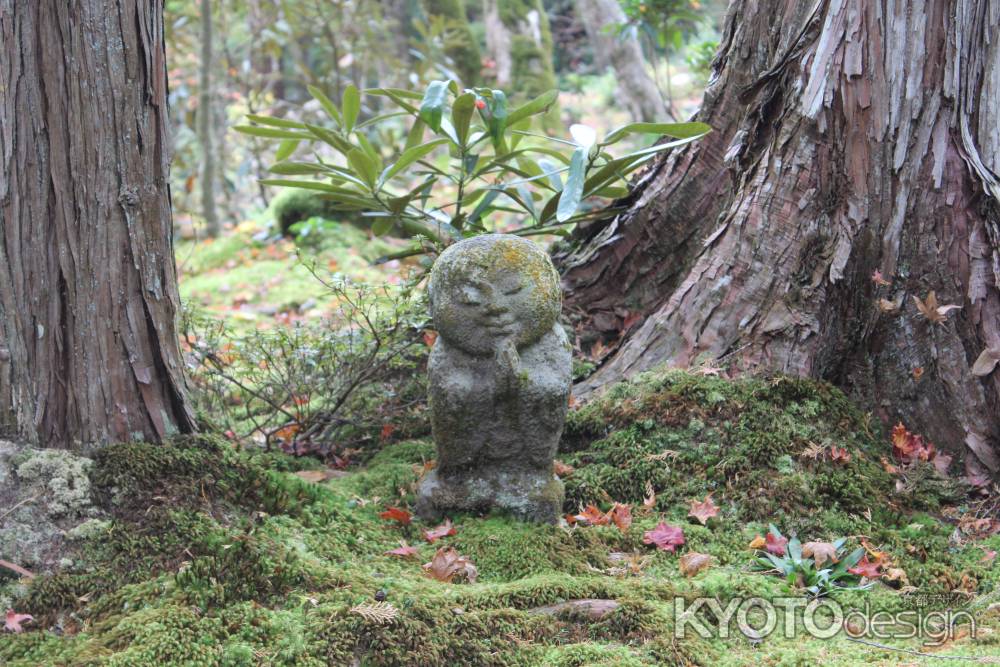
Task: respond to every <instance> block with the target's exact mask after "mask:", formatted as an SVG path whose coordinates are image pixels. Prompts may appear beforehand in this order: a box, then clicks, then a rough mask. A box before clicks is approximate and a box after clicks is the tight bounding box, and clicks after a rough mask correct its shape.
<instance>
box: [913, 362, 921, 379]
mask: <svg viewBox="0 0 1000 667" xmlns="http://www.w3.org/2000/svg"><path fill="white" fill-rule="evenodd" d="M923 376H924V367H923V366H917V367H916V368H914V369H913V379H914V380H915V381H917V382H919V381H920V378H922V377H923Z"/></svg>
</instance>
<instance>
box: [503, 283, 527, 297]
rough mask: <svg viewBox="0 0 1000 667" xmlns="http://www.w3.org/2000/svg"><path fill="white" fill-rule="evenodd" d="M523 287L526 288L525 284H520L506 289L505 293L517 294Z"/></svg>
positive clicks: (508, 294) (509, 294)
mask: <svg viewBox="0 0 1000 667" xmlns="http://www.w3.org/2000/svg"><path fill="white" fill-rule="evenodd" d="M523 289H524V285H518V286H517V287H512V288H510V289H509V290H505V291H504V294H506V295H507V296H513V295H514V294H517V293H518V292H520V291H521V290H523Z"/></svg>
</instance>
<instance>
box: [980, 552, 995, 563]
mask: <svg viewBox="0 0 1000 667" xmlns="http://www.w3.org/2000/svg"><path fill="white" fill-rule="evenodd" d="M996 557H997V552H996V550H995V549H985V548H983V557H982V558H980V559H979V562H981V563H987V564H989V563H992V562H993V561H994V560H996Z"/></svg>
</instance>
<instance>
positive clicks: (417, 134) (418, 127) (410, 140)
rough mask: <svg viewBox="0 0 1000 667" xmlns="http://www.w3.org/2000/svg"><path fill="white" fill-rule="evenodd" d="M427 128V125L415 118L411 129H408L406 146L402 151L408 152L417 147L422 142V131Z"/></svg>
mask: <svg viewBox="0 0 1000 667" xmlns="http://www.w3.org/2000/svg"><path fill="white" fill-rule="evenodd" d="M426 127H427V123H425V122H424V121H422V120H420V119H419V118H417V119H416V120H414V121H413V127H411V128H410V133H409V134H408V135H406V146H405V147H404V148H403V150H405V151H408V150H410V149H411V148H413V147H414V146H419V145H420V144H421V143H422V142H423V140H424V129H425V128H426Z"/></svg>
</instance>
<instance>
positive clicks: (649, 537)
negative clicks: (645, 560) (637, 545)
mask: <svg viewBox="0 0 1000 667" xmlns="http://www.w3.org/2000/svg"><path fill="white" fill-rule="evenodd" d="M642 542H643V544H655V545H656V547H657V548H658V549H663V550H664V551H669V552H670V553H675V552H676V550H677V547H679V546H681V545H682V544H684V531H683V530H681V529H680V528H678V527H677V526H671V525H670V524H667V523H664V522H663V521H661V522H660V523H659V524H658V525H657V526H656V528H654V529H653V530H647V531H646V532H645V533H643V535H642Z"/></svg>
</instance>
